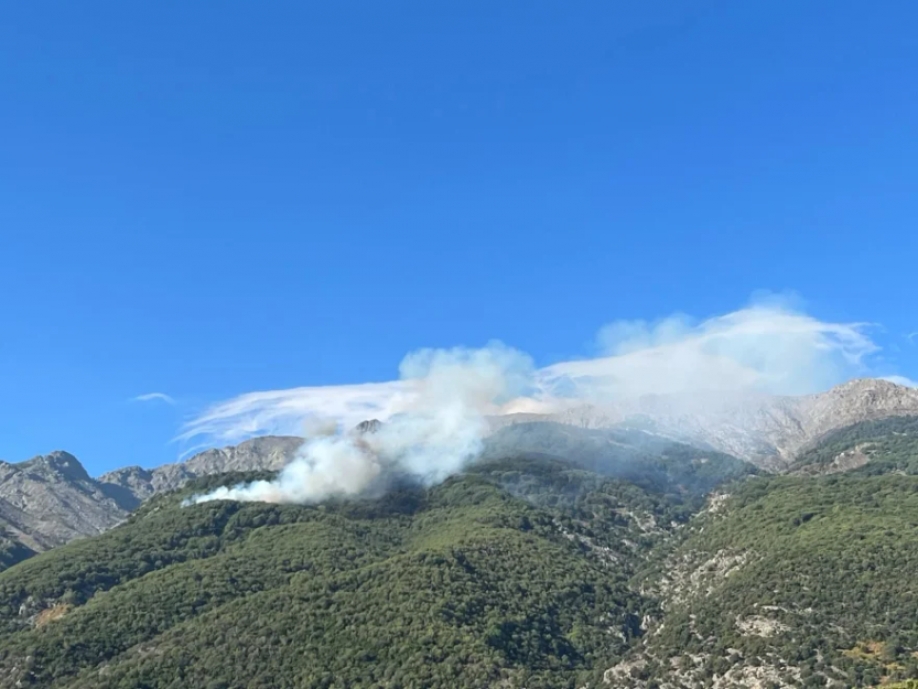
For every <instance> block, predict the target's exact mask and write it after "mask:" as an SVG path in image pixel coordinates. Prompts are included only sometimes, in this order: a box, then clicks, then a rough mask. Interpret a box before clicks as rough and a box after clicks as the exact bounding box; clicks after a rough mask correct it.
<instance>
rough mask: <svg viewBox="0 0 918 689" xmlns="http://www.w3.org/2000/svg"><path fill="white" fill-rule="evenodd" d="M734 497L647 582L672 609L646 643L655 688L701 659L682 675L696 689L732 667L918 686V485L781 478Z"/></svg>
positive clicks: (823, 681) (816, 679)
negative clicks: (913, 681)
mask: <svg viewBox="0 0 918 689" xmlns="http://www.w3.org/2000/svg"><path fill="white" fill-rule="evenodd" d="M735 488H736V490H735V491H734V492H733V494H732V495H731V497H729V498H727V499H726V500H725V501H724V502H723V503H722V505H721V506H720V508H719V509H717V510H714V511H710V512H708V513H706V514H703V515H700V516H699V517H698V518H696V519H695V520H693V522H692V524H691V526H690V528H689V529H687V530H686V532H685V533H684V534H683V538H682V540H681V542H680V544H679V545H678V547H677V548H676V549H675V551H674V552H672V553H670V554H669V555H668V557H667V558H666V560H665V561H663V562H662V563H661V562H658V563H655V565H654V567H655V568H656V569H655V571H645V572H643V573H642V574H641V576H643V577H646V578H647V579H650V580H653V579H656V580H657V581H658V586H659V588H658V593H659V594H660V596H661V598H663V599H664V600H665V601H668V603H665V604H664V607H666V608H667V613H666V616H665V624H664V625H663V626H662V629H660V631H659V633H658V634H657V635H655V636H654V637H653V639H652V640H649V641H648V643H645V644H644V645H643V646H644V647H643V649H642V656H643V659H644V660H648V661H649V663H648V667H646V668H644V673H645V674H646V676H648V677H664V676H666V675H667V674H668V673H669V672H670V668H671V667H672V666H673V665H674V664H675V665H677V666H679V667H692V666H693V664H694V663H695V662H697V660H698V659H702V661H703V662H702V664H701V666H700V667H698V668H696V671H695V672H694V673H686V675H687V676H693V677H696V678H698V679H699V680H701V683H700V684H698V685H697V686H706V685H705V684H704V682H705V681H710V679H711V678H712V677H713V676H714V675H715V674H717V673H724V672H726V671H727V669H728V668H729V667H730V666H731V665H735V664H754V665H773V666H776V667H778V668H780V672H779V675H780V676H781V677H782V679H783V681H784V682H786V685H787V686H802V687H824V686H839V687H843V686H848V687H851V686H873V685H875V684H879V683H880V682H881V680H884V681H885V680H889V679H906V678H915V677H918V653H916V651H918V477H912V476H901V475H887V476H866V477H865V476H858V475H838V476H828V477H820V478H805V477H790V476H782V477H769V478H757V479H754V480H751V481H748V482H745V483H743V484H742V485H740V486H736V487H735ZM693 657H694V659H695V660H692V658H693ZM829 680H835V683H834V684H832V683H829ZM688 686H691V684H689V685H688Z"/></svg>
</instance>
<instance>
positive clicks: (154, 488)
mask: <svg viewBox="0 0 918 689" xmlns="http://www.w3.org/2000/svg"><path fill="white" fill-rule="evenodd" d="M302 442H303V441H302V439H301V438H292V437H284V436H268V437H264V438H256V439H254V440H250V441H247V442H244V443H241V444H240V445H237V446H235V447H227V448H222V449H215V450H207V451H206V452H202V453H200V454H197V455H195V456H194V457H192V458H190V459H189V460H188V461H186V462H181V463H177V464H167V465H165V466H162V467H158V468H156V469H152V470H148V469H142V468H140V467H136V466H135V467H127V468H124V469H118V470H117V471H113V472H110V473H108V474H104V475H103V476H100V477H99V478H98V479H94V478H92V477H91V476H90V475H89V474H88V473H87V472H86V469H85V468H84V467H83V465H82V464H80V462H79V460H77V458H76V457H74V456H73V455H71V454H69V453H67V452H52V453H51V454H49V455H45V456H39V457H35V458H33V459H30V460H27V461H25V462H19V463H13V464H11V463H7V462H0V530H3V531H5V532H6V533H8V534H9V537H11V538H13V539H15V540H16V542H18V543H20V544H21V545H23V546H24V547H25V548H27V549H29V550H33V551H42V550H47V549H49V548H54V547H56V546H59V545H63V544H64V543H67V542H69V541H71V540H73V539H76V538H81V537H84V536H92V535H96V534H99V533H102V532H103V531H106V530H108V529H110V528H112V527H113V526H115V525H116V524H118V523H119V522H121V521H122V520H124V519H125V518H127V516H128V514H130V512H131V510H134V509H136V508H137V507H138V506H139V505H140V504H141V502H143V501H144V500H146V499H147V498H149V497H150V496H152V495H154V494H156V493H159V492H164V491H170V490H176V489H178V488H180V487H182V486H183V485H185V483H187V482H188V481H189V480H191V479H193V478H195V477H198V476H206V475H210V474H218V473H225V472H228V471H236V470H258V469H265V470H277V469H279V468H280V467H282V466H283V465H284V464H285V463H286V462H287V461H288V460H289V459H290V458H291V457H292V456H293V455H294V453H295V452H296V450H297V448H298V447H299V446H300V444H302ZM17 552H23V551H17Z"/></svg>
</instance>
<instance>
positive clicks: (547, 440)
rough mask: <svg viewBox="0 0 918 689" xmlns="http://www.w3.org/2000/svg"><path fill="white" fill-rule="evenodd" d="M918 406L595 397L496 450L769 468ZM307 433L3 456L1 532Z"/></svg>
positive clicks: (495, 443) (58, 533)
mask: <svg viewBox="0 0 918 689" xmlns="http://www.w3.org/2000/svg"><path fill="white" fill-rule="evenodd" d="M912 415H914V416H918V390H915V389H911V388H907V387H903V386H900V385H895V384H893V383H890V382H887V381H883V380H875V379H862V380H855V381H851V382H849V383H845V384H843V385H840V386H838V387H835V388H833V389H831V390H829V391H827V392H825V393H821V394H817V395H808V396H802V397H769V396H756V397H743V398H736V397H729V396H724V397H719V398H717V399H711V398H689V397H644V398H640V399H636V400H633V401H631V402H628V403H619V404H616V405H610V406H609V407H606V408H603V409H599V408H596V407H586V406H584V407H578V408H573V409H569V410H567V411H565V412H562V413H558V414H552V415H533V414H516V415H511V416H506V417H499V418H495V419H492V422H493V428H494V431H495V435H494V436H493V437H492V439H491V440H490V441H489V442H488V444H487V446H486V453H490V454H491V455H494V453H495V452H503V453H504V454H510V453H512V451H515V450H516V451H525V452H543V453H545V452H549V450H550V449H551V445H552V444H557V443H560V444H561V445H562V446H563V448H564V450H563V452H556V453H555V454H563V455H566V456H570V455H571V454H572V453H573V454H577V453H580V454H582V455H589V456H590V457H592V460H591V461H594V462H607V463H609V462H611V464H610V466H612V465H614V466H619V467H623V466H625V465H626V464H627V462H628V461H631V462H634V461H637V459H639V458H646V457H648V456H651V455H655V456H659V455H660V454H661V453H663V450H662V449H661V448H664V447H666V442H672V441H676V442H679V443H682V444H687V445H693V446H695V447H696V448H700V449H702V450H705V449H706V450H713V451H716V452H718V453H722V454H724V455H732V456H733V457H737V458H740V459H743V460H746V461H749V462H751V463H753V464H755V465H756V466H758V467H760V468H765V469H766V470H770V471H785V470H787V469H790V468H793V463H794V461H795V460H796V459H797V457H798V456H800V455H801V454H802V453H804V452H806V451H807V450H808V448H811V447H812V446H813V445H814V444H815V443H816V442H817V441H818V440H819V439H821V438H824V437H826V436H827V435H828V434H830V433H832V432H834V431H838V430H839V429H843V428H846V427H848V426H851V425H853V424H858V423H864V422H869V421H876V420H880V419H885V418H892V417H905V416H912ZM546 422H549V423H551V424H552V425H560V426H561V427H565V428H570V429H572V431H573V429H580V430H592V431H601V430H605V431H615V433H612V434H609V433H606V434H605V435H602V434H600V435H596V434H595V433H594V434H579V435H576V437H573V438H572V437H565V434H563V433H558V432H555V431H552V432H550V433H548V432H546V430H545V427H544V426H540V424H545V423H546ZM377 424H378V422H369V423H367V424H365V427H364V428H363V429H362V430H363V431H369V430H374V429H375V428H376V427H377ZM513 427H516V428H513ZM568 435H569V434H568ZM664 441H665V442H664ZM302 442H303V439H302V438H296V437H282V436H267V437H262V438H255V439H253V440H249V441H246V442H244V443H241V444H240V445H237V446H235V447H227V448H222V449H212V450H207V451H205V452H202V453H200V454H197V455H195V456H194V457H192V458H190V459H188V460H187V461H184V462H179V463H175V464H167V465H164V466H161V467H157V468H155V469H144V468H141V467H139V466H129V467H125V468H122V469H117V470H115V471H111V472H109V473H106V474H103V475H102V476H99V477H98V478H93V477H91V476H90V475H89V474H88V473H87V472H86V470H85V469H84V467H83V466H82V464H80V462H79V461H78V460H77V458H76V457H74V456H73V455H71V454H68V453H67V452H62V451H58V452H52V453H51V454H49V455H46V456H39V457H35V458H33V459H30V460H27V461H24V462H19V463H12V464H11V463H6V462H0V537H2V538H5V539H7V541H9V542H10V543H13V544H16V545H15V547H14V548H13V550H12V551H11V552H14V551H15V552H19V553H24V552H26V551H29V552H31V551H42V550H47V549H49V548H53V547H56V546H59V545H61V544H63V543H66V542H68V541H71V540H73V539H75V538H79V537H82V536H91V535H95V534H99V533H101V532H103V531H106V530H107V529H110V528H111V527H113V526H114V525H116V524H118V523H119V522H121V521H123V520H124V519H125V518H126V517H127V516H128V515H129V514H130V513H131V512H132V511H133V510H135V509H136V508H137V507H138V506H139V505H140V504H141V503H142V502H143V501H144V500H147V499H148V498H150V497H151V496H153V495H155V494H157V493H163V492H168V491H173V490H176V489H178V488H180V487H182V486H184V485H185V484H186V483H187V482H188V481H189V480H192V479H194V478H198V477H202V476H208V475H213V474H220V473H225V472H229V471H257V470H269V471H276V470H278V469H280V468H281V467H283V466H284V464H286V463H287V462H288V461H289V460H290V459H291V458H292V457H293V455H294V453H295V452H296V450H297V448H298V447H299V446H300V445H301V444H302ZM603 448H605V449H603ZM608 448H617V449H615V451H614V452H613V451H612V450H610V449H608ZM555 449H557V448H555ZM610 453H611V454H610ZM11 547H13V546H11ZM21 548H25V550H22V549H21ZM2 552H3V548H2V546H0V553H2Z"/></svg>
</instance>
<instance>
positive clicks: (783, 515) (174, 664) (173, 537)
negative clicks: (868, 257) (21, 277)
mask: <svg viewBox="0 0 918 689" xmlns="http://www.w3.org/2000/svg"><path fill="white" fill-rule="evenodd" d="M910 423H912V422H911V421H910V420H908V419H896V420H893V421H889V422H884V423H874V424H872V425H862V426H859V427H857V428H855V427H851V428H849V429H844V431H843V432H840V433H837V434H833V435H831V436H828V437H827V438H826V439H824V441H823V444H821V445H820V446H817V447H815V448H813V449H812V450H811V451H810V454H809V455H808V457H809V458H810V460H811V464H812V463H813V462H819V461H821V460H820V459H819V458H821V457H825V458H829V459H828V461H829V462H831V461H834V459H833V458H834V457H836V456H837V454H838V452H839V451H841V452H844V451H845V448H850V447H852V446H854V445H862V444H863V442H868V441H869V442H870V443H873V447H874V448H877V449H876V452H875V454H873V455H872V456H871V457H870V459H869V461H868V462H866V463H864V464H862V465H861V466H860V468H854V469H852V470H850V471H848V473H844V474H842V473H837V474H834V475H829V476H821V475H819V476H809V475H790V476H769V475H765V476H760V475H755V470H754V469H753V468H752V467H750V466H749V465H747V464H745V463H743V462H740V461H738V460H736V459H735V458H732V457H729V456H727V455H720V454H718V453H712V452H707V451H702V450H699V449H697V448H691V447H688V446H683V445H678V444H672V443H668V444H667V443H666V442H664V441H663V440H661V439H660V438H658V437H653V436H649V435H646V434H640V433H637V434H629V433H625V434H621V433H618V432H616V433H610V432H607V431H602V432H592V431H590V432H571V431H569V429H567V428H564V427H559V426H557V425H555V424H535V425H531V426H529V425H528V424H527V425H523V424H521V425H519V427H515V428H511V429H508V430H506V431H504V432H503V433H501V434H498V435H497V436H496V440H497V441H500V442H491V443H490V444H489V447H488V450H487V452H486V453H485V457H484V459H482V460H481V461H479V462H478V463H476V464H475V465H474V466H472V467H471V468H470V469H469V470H468V471H467V472H466V473H465V474H463V475H461V476H456V477H453V478H451V479H449V480H448V481H446V482H444V483H443V484H441V485H439V486H436V487H433V488H425V487H422V486H418V485H416V484H412V483H402V484H397V485H396V486H395V487H394V490H392V491H391V492H389V493H388V494H387V495H385V496H384V497H383V498H381V499H378V500H349V501H329V502H326V503H323V504H320V505H315V506H296V505H268V504H263V503H239V502H221V501H217V502H208V503H203V504H199V505H195V506H191V507H183V506H182V503H183V500H184V499H185V498H186V497H188V496H189V495H190V494H192V493H195V492H201V491H207V490H210V489H211V488H214V487H216V486H218V485H228V484H234V483H237V482H239V481H242V480H251V479H253V478H269V477H271V476H272V475H273V474H271V473H269V472H261V473H258V472H255V473H253V472H249V473H236V474H222V475H216V476H211V477H207V478H201V479H196V480H195V481H194V482H193V483H192V484H190V485H188V486H186V487H185V488H184V489H182V490H181V491H178V492H174V493H171V494H165V495H158V496H154V497H153V498H151V499H150V500H148V501H147V502H145V503H144V504H143V506H142V507H141V508H140V509H139V510H137V511H136V512H135V513H134V514H133V515H132V516H131V517H130V518H129V519H128V520H127V521H126V522H125V523H124V524H122V525H120V526H118V527H116V528H114V529H112V530H111V531H109V532H107V533H105V534H102V535H101V536H97V537H93V538H89V539H84V540H80V541H75V542H73V543H70V544H68V545H66V546H63V547H61V548H58V549H55V550H52V551H50V552H47V553H42V554H40V555H37V556H35V557H31V558H29V559H24V560H23V557H25V556H26V555H30V554H31V553H29V552H27V551H21V550H18V549H17V545H16V543H15V541H14V540H12V539H6V541H4V549H3V550H2V551H0V553H2V554H3V555H4V556H5V557H6V558H7V559H6V560H3V562H5V563H6V564H7V566H8V569H6V571H4V572H2V573H0V686H22V687H30V686H31V687H49V688H50V689H77V688H81V689H82V688H86V689H90V688H92V689H96V688H99V689H116V688H127V687H131V688H135V687H144V688H147V689H159V688H165V687H169V688H178V687H189V686H192V687H198V686H201V687H212V688H215V687H236V686H247V687H264V688H267V687H272V688H273V687H281V688H283V687H291V688H292V687H297V688H300V687H324V688H331V687H346V686H355V687H356V686H361V687H386V688H388V689H395V688H397V687H403V688H405V689H407V688H409V687H444V688H446V687H449V688H451V689H453V688H457V687H492V686H498V687H504V688H506V689H512V688H513V687H517V688H522V687H527V688H529V689H534V688H538V687H543V688H549V687H551V688H554V687H571V688H575V689H581V688H583V687H587V688H588V689H600V688H601V687H610V688H611V689H614V688H616V687H620V688H625V687H627V688H629V689H630V688H632V687H634V688H637V689H640V688H645V689H650V688H651V687H657V688H659V689H678V688H685V689H687V688H690V687H691V688H698V689H700V688H702V687H720V688H725V687H749V688H752V687H765V686H767V687H838V688H842V687H867V686H879V685H880V684H881V683H884V682H892V681H906V680H907V679H915V678H918V621H916V620H918V477H913V476H908V475H903V472H907V471H908V470H909V469H908V467H909V466H910V462H912V461H913V460H914V455H912V454H911V450H910V449H909V448H910V445H909V443H910V442H911V440H910V438H911V435H910V433H911V428H912V427H911V426H910V425H909V424H910ZM890 424H891V425H890ZM524 426H529V427H524ZM524 441H527V442H531V443H532V444H533V446H535V447H542V448H546V449H548V450H550V451H551V452H552V453H553V454H546V453H537V452H524V453H522V454H515V455H513V454H511V453H509V451H508V450H509V448H511V447H513V446H519V445H522V444H524ZM565 454H566V455H567V458H565V457H564V455H565ZM813 458H815V459H813ZM804 466H809V464H806V463H801V465H800V468H802V467H804ZM880 470H883V471H886V472H891V473H887V474H885V475H880V476H871V475H864V473H865V472H876V471H880ZM839 471H841V470H839ZM818 473H820V474H821V473H825V472H822V471H820V472H818ZM712 489H713V490H714V493H713V494H710V491H711V490H712ZM17 560H22V561H19V562H18V564H17V563H16V561H17Z"/></svg>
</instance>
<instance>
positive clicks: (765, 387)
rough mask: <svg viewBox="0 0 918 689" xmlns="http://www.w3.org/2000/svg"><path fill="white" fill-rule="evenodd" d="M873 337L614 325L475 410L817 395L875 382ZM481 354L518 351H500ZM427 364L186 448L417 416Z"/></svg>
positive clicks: (764, 311) (766, 327) (746, 323)
mask: <svg viewBox="0 0 918 689" xmlns="http://www.w3.org/2000/svg"><path fill="white" fill-rule="evenodd" d="M869 330H870V326H869V325H868V324H864V323H832V322H826V321H821V320H819V319H817V318H814V317H812V316H810V315H808V314H806V313H804V312H802V311H799V310H795V309H793V308H790V307H788V306H784V305H782V304H781V303H778V302H775V301H774V300H772V301H771V302H769V303H765V304H761V305H755V304H754V305H752V306H749V307H747V308H743V309H740V310H737V311H734V312H732V313H728V314H726V315H722V316H717V317H714V318H710V319H706V320H701V321H695V320H693V319H691V318H688V317H686V316H682V315H679V316H673V317H670V318H666V319H663V320H660V321H657V322H655V323H647V322H642V321H637V322H635V321H629V322H616V323H612V324H610V325H608V326H606V327H604V328H603V329H602V330H601V331H600V334H599V338H598V339H599V342H600V343H601V347H602V352H601V355H600V356H597V357H592V358H582V359H572V360H569V361H562V362H558V363H555V364H552V365H550V366H546V367H544V368H541V369H537V368H535V367H531V366H530V367H529V368H526V367H522V368H521V367H520V366H519V363H518V362H519V361H520V360H526V361H531V360H530V359H529V358H528V357H526V356H525V355H523V354H522V353H519V352H516V353H515V354H514V356H513V357H509V356H508V357H506V359H507V360H508V361H511V360H512V361H513V362H515V363H513V366H514V371H515V373H514V376H515V381H516V383H515V384H514V385H513V386H512V389H513V390H515V391H516V392H517V394H515V395H514V396H511V397H508V396H507V395H503V396H502V397H501V398H500V399H493V400H487V405H485V404H483V403H482V404H478V405H477V407H476V408H481V409H484V408H485V407H487V410H488V413H489V414H505V413H514V412H550V411H555V410H560V409H564V408H567V407H570V406H571V405H579V404H591V405H599V406H601V405H603V404H607V403H610V404H611V403H614V402H616V401H617V400H621V399H626V398H633V397H636V396H643V395H653V394H662V395H688V396H691V397H694V396H703V395H704V393H711V394H715V395H722V394H724V393H736V394H743V393H768V394H787V395H797V394H806V393H811V392H817V391H821V390H824V389H826V388H828V387H831V386H832V385H834V384H837V383H840V382H843V381H845V380H848V379H850V378H853V377H858V376H869V375H875V372H873V371H872V369H871V366H870V359H871V355H873V354H875V353H876V352H877V351H878V350H879V347H878V346H877V345H876V344H875V343H874V342H873V340H872V339H871V337H870V336H869ZM495 348H497V349H496V350H495ZM471 351H475V350H471ZM478 351H481V352H489V353H493V352H494V351H513V350H510V349H509V348H507V347H504V346H503V345H492V346H491V347H489V348H485V349H483V350H478ZM419 356H420V357H421V358H423V356H427V357H431V356H436V353H433V354H432V353H430V352H427V353H422V354H421V355H418V354H415V355H409V357H408V358H407V359H406V360H405V362H403V365H402V376H401V379H400V380H395V381H390V382H382V383H365V384H355V385H341V386H321V387H300V388H291V389H286V390H273V391H264V392H253V393H247V394H244V395H240V396H238V397H234V398H232V399H229V400H226V401H222V402H219V403H217V404H215V405H213V406H211V407H210V408H208V409H206V410H205V411H204V412H203V413H202V414H200V415H199V416H197V417H196V418H194V419H192V420H191V421H190V422H188V423H187V424H186V425H185V426H184V427H183V428H182V430H181V432H180V435H179V438H178V439H179V440H181V441H182V442H183V443H186V444H194V445H195V448H198V447H203V446H209V445H214V444H220V443H223V444H228V443H235V442H239V441H241V440H244V439H246V438H250V437H254V436H258V435H264V434H292V435H304V436H310V435H313V434H314V433H315V429H318V428H328V427H334V428H337V429H338V430H346V429H347V428H350V427H353V426H354V425H356V424H357V423H359V422H360V421H363V420H365V419H369V418H376V419H380V420H383V421H384V420H386V419H389V418H392V417H393V416H395V415H398V414H400V413H405V410H406V409H411V408H413V404H414V400H415V399H416V395H417V394H418V392H417V391H418V385H419V383H420V382H422V381H423V377H422V376H421V377H419V376H417V375H416V374H413V373H412V372H411V371H410V370H409V369H411V366H412V363H411V362H413V361H414V362H416V361H417V360H418V358H419ZM482 356H484V355H482ZM488 356H491V354H489V355H488ZM491 358H492V359H493V358H494V357H493V356H491ZM498 360H501V359H499V358H498ZM446 389H448V388H446ZM448 402H449V400H446V401H445V402H444V403H448Z"/></svg>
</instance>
